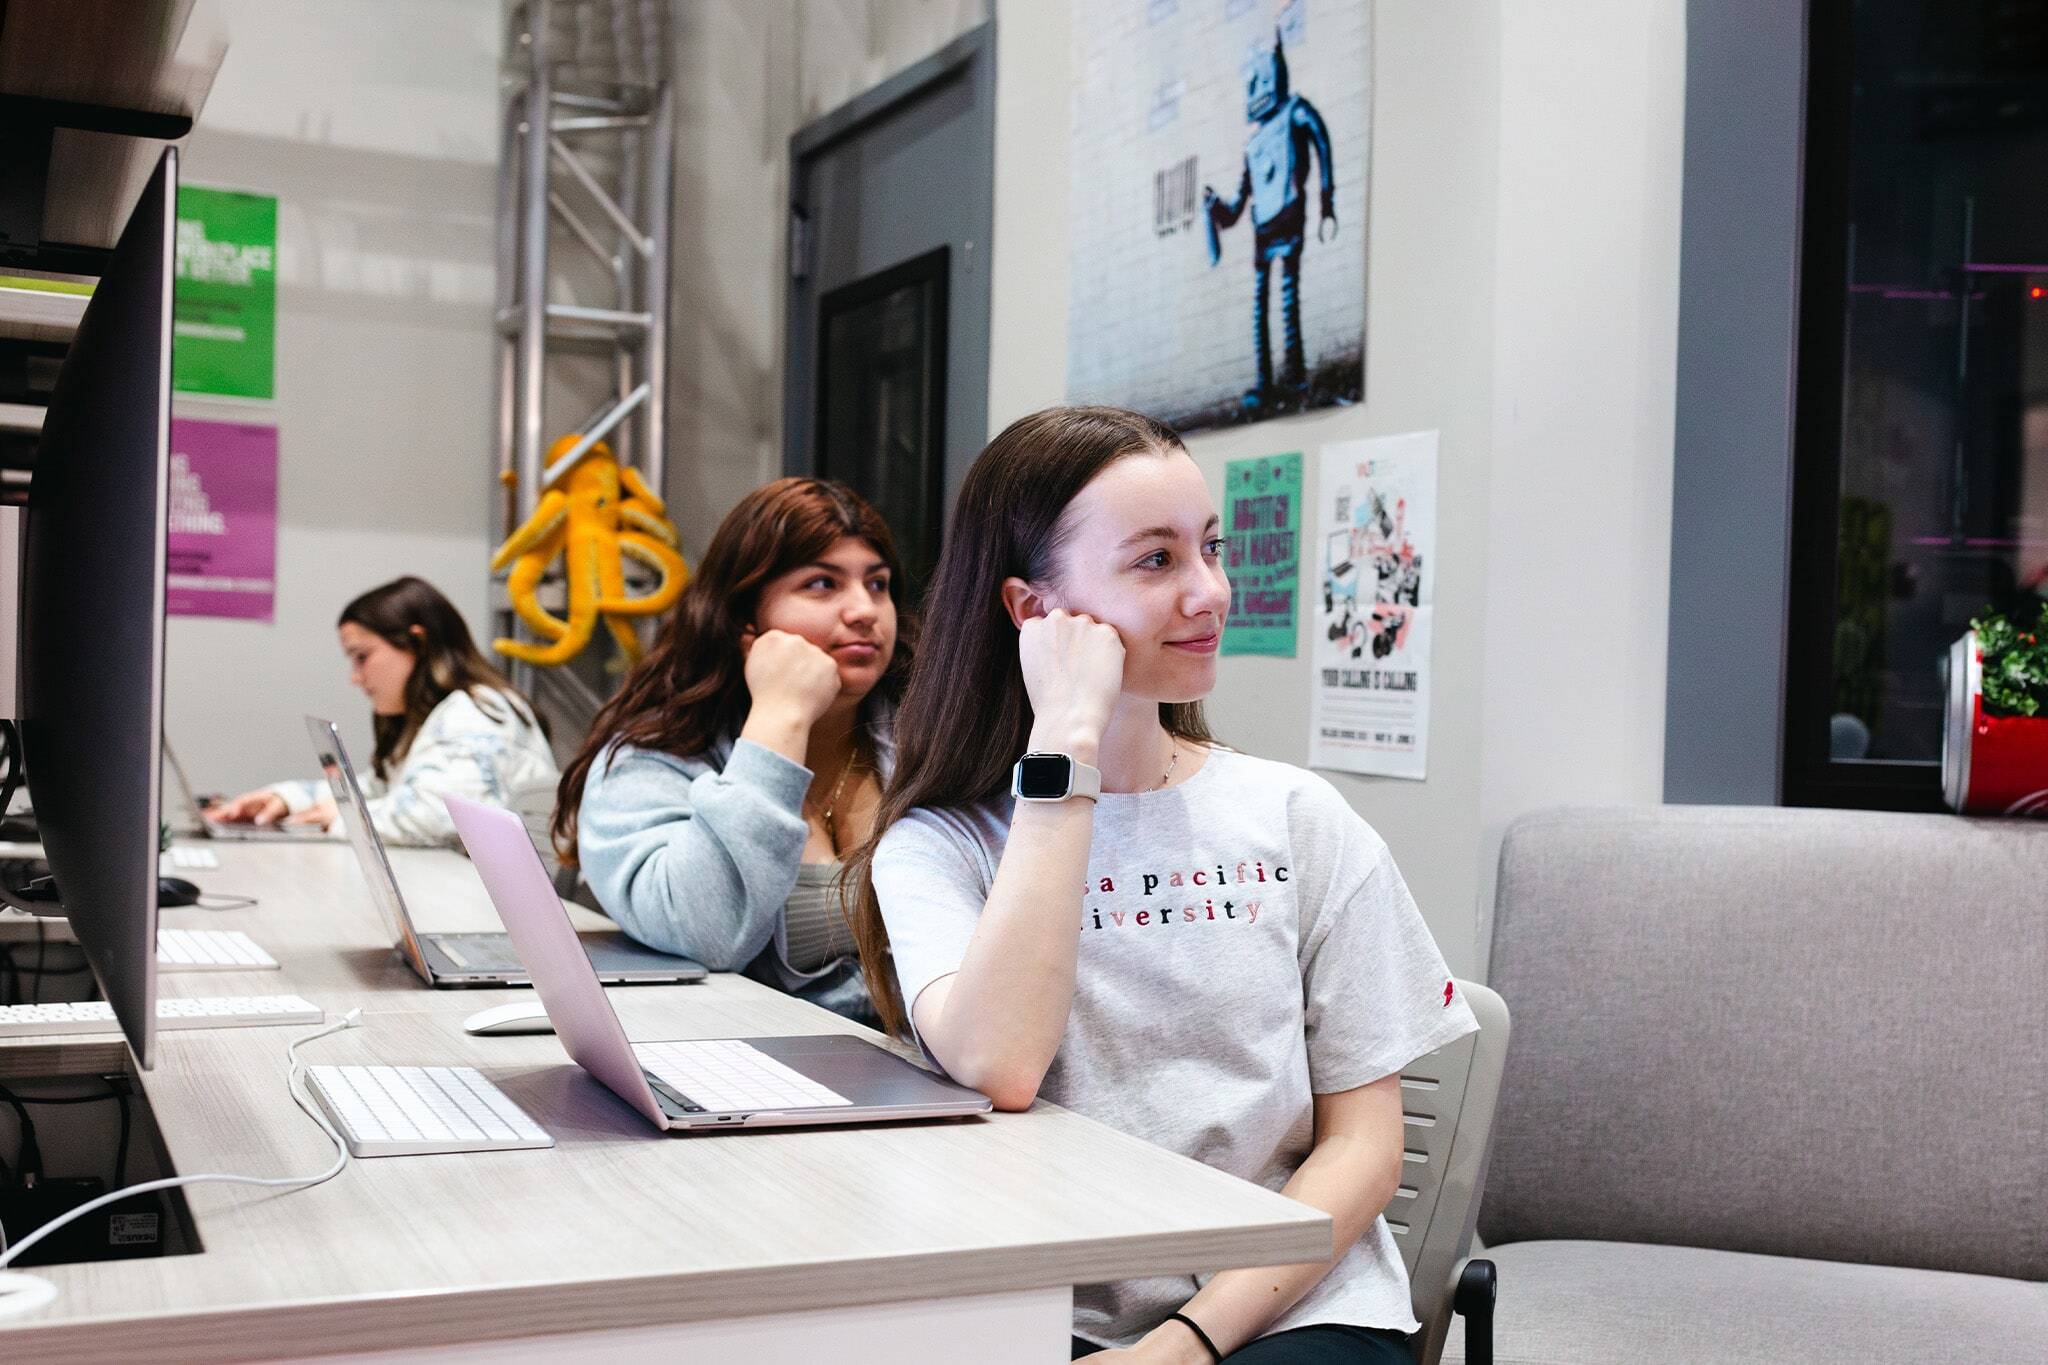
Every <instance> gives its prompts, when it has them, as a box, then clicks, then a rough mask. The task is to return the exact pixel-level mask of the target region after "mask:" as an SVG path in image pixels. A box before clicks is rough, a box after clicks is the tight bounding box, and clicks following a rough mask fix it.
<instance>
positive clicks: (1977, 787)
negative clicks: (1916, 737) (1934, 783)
mask: <svg viewBox="0 0 2048 1365" xmlns="http://www.w3.org/2000/svg"><path fill="white" fill-rule="evenodd" d="M1941 791H1942V796H1943V797H1944V798H1945V799H1946V800H1947V801H1948V804H1949V807H1950V808H1951V809H1953V810H1957V811H1967V812H1971V813H1974V814H1979V815H2036V816H2044V817H2048V716H1987V715H1986V714H1984V656H1983V654H1982V652H1981V651H1979V650H1978V648H1977V633H1976V632H1975V631H1971V632H1970V633H1969V634H1967V635H1965V636H1963V638H1962V639H1960V640H1958V641H1956V642H1955V644H1954V645H1953V646H1952V647H1951V648H1950V650H1949V670H1948V727H1947V729H1946V731H1945V732H1944V734H1943V736H1942V745H1941Z"/></svg>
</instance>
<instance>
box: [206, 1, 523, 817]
mask: <svg viewBox="0 0 2048 1365" xmlns="http://www.w3.org/2000/svg"><path fill="white" fill-rule="evenodd" d="M219 9H220V11H221V12H222V14H223V17H224V19H225V22H226V26H227V29H228V36H229V43H230V46H229V51H228V56H227V60H226V61H225V62H224V63H223V65H222V66H221V70H220V75H219V78H218V80H217V81H216V83H215V85H214V89H213V93H212V96H211V97H210V99H209V100H208V102H207V105H206V108H205V110H204V111H203V112H202V114H201V116H200V120H199V125H198V127H197V128H196V129H195V130H194V132H193V134H192V136H191V137H190V139H189V140H188V141H187V143H186V145H185V160H184V166H183V172H184V178H185V180H186V181H187V182H188V183H191V184H198V185H219V186H225V187H230V188H236V189H247V190H255V191H260V192H262V193H266V194H274V195H276V196H278V199H279V205H278V236H279V242H278V325H277V398H276V401H275V402H274V403H271V404H239V403H229V402H222V401H218V400H216V401H211V402H209V401H206V400H203V399H199V398H194V397H190V396H180V397H179V398H178V400H177V402H176V405H175V407H176V411H177V413H178V414H179V415H181V416H190V417H212V418H223V419H228V420H250V421H259V422H274V423H276V424H277V426H278V428H279V464H280V469H279V476H280V477H279V485H280V492H279V498H280V507H279V515H280V526H279V531H278V546H277V551H278V591H277V604H276V619H275V621H274V623H272V624H267V625H266V624H256V623H247V622H233V621H217V620H210V619H204V618H192V617H173V618H172V619H171V622H170V626H169V655H170V658H169V671H168V677H167V682H166V687H165V714H166V728H167V730H168V733H169V735H170V738H171V741H172V743H173V744H175V745H176V746H177V747H178V750H179V755H180V757H181V758H182V759H183V760H184V764H185V767H186V769H187V770H188V772H189V773H190V774H191V777H192V780H193V781H194V782H195V783H197V784H198V785H200V786H201V787H204V788H212V789H217V790H228V791H235V790H240V789H243V788H245V787H249V786H254V785H257V784H258V783H261V782H264V781H268V780H272V779H275V778H278V777H283V776H300V775H308V774H309V773H310V770H311V763H310V757H311V756H310V753H309V751H308V746H307V742H306V738H305V732H304V727H303V725H302V724H301V721H300V717H301V716H302V715H304V714H305V713H306V712H308V711H314V712H319V713H325V714H328V715H332V716H334V717H336V718H337V719H339V720H341V721H342V722H344V730H345V732H346V733H347V734H348V737H349V738H350V740H351V742H352V743H355V744H358V745H363V746H366V745H367V742H368V734H369V721H368V718H369V709H368V705H367V703H365V701H364V700H363V698H362V696H361V695H360V694H359V693H357V692H355V691H354V690H353V689H351V688H350V687H349V686H348V681H347V670H346V667H345V665H344V664H343V662H342V658H341V652H340V649H339V648H338V646H337V645H336V643H335V639H334V618H335V615H336V614H337V613H338V612H339V610H340V609H341V606H342V604H343V603H345V602H346V601H347V600H348V599H349V598H351V597H353V596H354V595H355V594H356V593H358V592H360V591H362V590H363V589H364V588H367V587H370V586H373V585H374V584H377V583H380V582H383V581H385V580H386V579H389V578H392V577H394V576H396V575H398V574H400V573H417V574H419V575H421V576H422V577H425V578H427V579H430V580H431V581H433V582H434V583H436V584H438V585H439V586H440V587H441V589H442V590H443V591H445V592H446V593H447V594H448V595H449V596H450V597H451V598H452V599H453V600H454V602H455V604H456V605H457V606H458V607H460V608H461V609H462V612H463V615H464V616H466V617H467V618H468V619H469V622H470V624H471V627H472V629H476V630H479V631H481V630H483V629H485V628H486V625H487V623H486V622H485V619H484V606H485V581H486V580H485V559H486V555H487V549H486V545H485V538H486V525H487V517H488V507H487V493H488V484H487V479H488V468H489V466H488V450H489V441H490V434H491V426H490V419H491V383H492V368H491V361H492V352H491V301H492V280H493V272H492V241H493V237H492V231H493V229H492V223H493V214H494V196H495V185H496V164H497V159H498V147H497V117H496V113H495V110H496V106H497V65H498V44H499V33H498V24H499V15H498V6H497V5H496V4H494V3H491V0H222V3H221V4H220V5H219Z"/></svg>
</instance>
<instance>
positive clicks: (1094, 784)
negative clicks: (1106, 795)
mask: <svg viewBox="0 0 2048 1365" xmlns="http://www.w3.org/2000/svg"><path fill="white" fill-rule="evenodd" d="M1010 795H1012V796H1014V797H1016V798H1017V799H1018V800H1019V801H1064V800H1066V799H1067V798H1068V797H1070V796H1085V797H1087V798H1088V799H1089V800H1090V801H1093V800H1095V799H1096V798H1098V797H1100V796H1101V795H1102V771H1101V769H1099V768H1095V767H1091V766H1090V765H1088V764H1086V763H1083V762H1081V761H1080V760H1078V759H1076V758H1073V757H1071V756H1070V755H1067V754H1026V755H1024V757H1022V758H1020V759H1018V760H1017V766H1016V768H1015V769H1014V770H1012V772H1011V775H1010Z"/></svg>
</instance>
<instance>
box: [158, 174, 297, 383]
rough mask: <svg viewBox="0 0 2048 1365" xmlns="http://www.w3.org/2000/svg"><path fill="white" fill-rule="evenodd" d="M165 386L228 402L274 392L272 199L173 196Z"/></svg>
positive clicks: (200, 191)
mask: <svg viewBox="0 0 2048 1365" xmlns="http://www.w3.org/2000/svg"><path fill="white" fill-rule="evenodd" d="M177 234H178V235H177V262H176V266H175V272H176V282H175V284H174V285H173V288H172V301H171V387H172V388H174V389H177V390H178V391H179V392H181V393H210V394H222V395H226V396H227V397H230V398H271V397H274V396H275V394H276V368H277V367H276V358H277V356H276V348H277V200H276V199H275V198H273V197H272V196H270V195H267V194H244V193H242V192H241V191H239V190H212V189H206V188H204V187H202V186H198V185H185V186H182V187H180V188H179V190H178V229H177Z"/></svg>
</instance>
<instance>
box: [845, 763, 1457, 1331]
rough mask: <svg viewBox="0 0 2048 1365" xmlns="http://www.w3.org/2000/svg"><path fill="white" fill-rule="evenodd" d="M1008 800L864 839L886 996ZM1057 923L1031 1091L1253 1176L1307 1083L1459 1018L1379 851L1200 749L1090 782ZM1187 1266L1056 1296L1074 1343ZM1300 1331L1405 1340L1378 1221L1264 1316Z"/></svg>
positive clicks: (914, 959)
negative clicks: (1065, 928)
mask: <svg viewBox="0 0 2048 1365" xmlns="http://www.w3.org/2000/svg"><path fill="white" fill-rule="evenodd" d="M1012 805H1013V803H1012V801H1011V799H1010V798H1009V797H1007V796H1004V797H1002V798H1001V799H1000V800H998V801H992V802H989V803H986V804H983V805H977V806H971V807H965V808H961V809H955V810H946V811H932V810H916V811H913V812H911V813H910V814H909V815H908V816H906V817H904V818H903V819H902V820H899V821H898V822H897V823H896V824H894V825H893V826H891V827H890V829H889V832H888V834H887V835H886V836H885V837H884V838H883V840H882V843H881V846H880V848H879V849H878V850H877V852H876V855H875V864H874V878H875V889H876V892H877V894H878V896H879V898H880V900H881V907H882V918H883V920H884V922H885V923H886V925H887V926H888V930H889V940H890V943H891V945H892V946H893V949H894V954H895V962H896V972H897V976H898V978H899V980H900V981H901V983H902V987H903V998H904V1001H905V1002H906V1004H914V1002H915V1001H916V999H917V996H918V994H919V992H921V991H923V990H924V988H925V987H926V986H929V985H930V984H931V983H932V982H934V981H936V980H938V979H939V978H940V977H942V976H946V975H949V974H951V973H953V972H955V971H958V970H959V967H960V961H961V958H962V957H963V956H965V953H966V949H967V943H968V940H969V939H970V938H971V937H972V936H973V933H974V926H975V921H976V919H977V917H978V916H979V915H980V913H981V909H982V906H983V905H984V904H985V903H986V901H987V899H988V893H989V888H990V887H991V885H993V883H994V881H995V873H996V867H997V865H998V863H999V862H1000V861H1001V859H1002V856H1003V846H1004V843H1005V841H1006V839H1007V836H1008V833H1009V823H1010V812H1011V809H1012ZM1079 928H1080V936H1081V943H1080V956H1079V960H1078V963H1077V965H1076V969H1075V989H1074V1008H1073V1013H1072V1014H1071V1015H1070V1016H1069V1017H1068V1020H1067V1031H1066V1037H1065V1039H1064V1040H1063V1041H1062V1042H1061V1044H1060V1050H1059V1053H1058V1055H1057V1056H1055V1057H1054V1058H1053V1063H1052V1067H1051V1069H1050V1070H1048V1071H1047V1072H1046V1076H1045V1082H1044V1084H1043V1085H1042V1086H1041V1087H1040V1089H1039V1093H1040V1094H1041V1095H1043V1096H1044V1097H1045V1098H1046V1099H1048V1100H1052V1101H1053V1102H1055V1103H1057V1104H1061V1105H1064V1106H1066V1107H1067V1108H1069V1109H1073V1110H1076V1111H1078V1112H1079V1113H1082V1114H1086V1115H1088V1116H1089V1117H1090V1118H1093V1119H1097V1120H1099V1121H1100V1122H1103V1123H1106V1124H1108V1125H1109V1126H1110V1127H1112V1128H1117V1129H1121V1130H1122V1131H1124V1132H1126V1133H1131V1134H1134V1135H1135V1136H1137V1137H1141V1138H1144V1139H1146V1140H1147V1141H1150V1142H1154V1143H1157V1144H1158V1145H1159V1146H1161V1147H1165V1148H1167V1149H1169V1150H1171V1151H1175V1152H1180V1153H1182V1154H1183V1155H1186V1156H1190V1157H1193V1158H1195V1159H1196V1160H1198V1161H1202V1162H1206V1163H1207V1164H1209V1165H1211V1166H1214V1167H1216V1168H1217V1169H1219V1170H1223V1171H1228V1172H1229V1173H1230V1174H1232V1175H1236V1176H1239V1177H1242V1178H1243V1179H1246V1180H1250V1181H1254V1182H1256V1183H1258V1184H1260V1185H1264V1186H1266V1187H1267V1188H1269V1189H1279V1188H1280V1187H1281V1186H1282V1185H1284V1184H1285V1183H1286V1182H1287V1181H1288V1179H1289V1178H1291V1177H1292V1176H1293V1174H1294V1172H1295V1170H1296V1168H1297V1167H1299V1166H1300V1165H1301V1163H1302V1161H1303V1159H1304V1158H1306V1157H1307V1155H1308V1153H1309V1149H1310V1146H1311V1145H1312V1137H1313V1131H1314V1130H1313V1110H1312V1096H1314V1095H1316V1094H1327V1093H1333V1092H1336V1091H1341V1090H1350V1089H1353V1088H1355V1087H1357V1086H1361V1085H1365V1084H1367V1083H1368V1082H1371V1081H1376V1080H1378V1079H1380V1078H1381V1077H1383V1076H1387V1075H1390V1074H1392V1073H1394V1072H1396V1071H1399V1070H1400V1069H1401V1068H1402V1067H1403V1066H1405V1065H1407V1064H1408V1063H1409V1062H1411V1061H1413V1060H1414V1059H1415V1058H1417V1057H1419V1056H1421V1055H1422V1054H1424V1053H1426V1052H1430V1051H1432V1050H1434V1049H1436V1048H1438V1047H1441V1046H1443V1045H1444V1044H1445V1043H1448V1042H1450V1041H1451V1040H1453V1039H1455V1038H1458V1037H1461V1036H1463V1035H1464V1034H1466V1033H1469V1032H1472V1031H1473V1030H1474V1029H1476V1028H1478V1026H1479V1025H1478V1023H1477V1021H1476V1020H1474V1019H1473V1017H1472V1011H1471V1010H1470V1009H1469V1008H1468V1007H1467V1006H1466V1004H1465V1002H1464V1000H1463V999H1462V998H1460V997H1458V996H1457V995H1456V993H1455V991H1454V990H1453V989H1452V987H1451V983H1450V972H1449V971H1448V970H1447V969H1446V968H1445V966H1444V960H1443V956H1442V954H1440V953H1439V952H1438V951H1437V946H1436V942H1435V940H1433V939H1432V938H1431V937H1430V935H1429V930H1428V928H1427V927H1425V926H1424V924H1423V922H1422V916H1421V914H1420V912H1418V911H1417V910H1416V908H1415V901H1414V898H1413V897H1411V896H1410V895H1409V894H1408V887H1407V884H1406V883H1404V882H1403V881H1402V880H1401V874H1400V871H1399V870H1398V869H1397V868H1396V867H1395V866H1394V860H1393V857H1392V855H1391V854H1389V853H1388V851H1387V846H1386V843H1385V841H1384V840H1382V839H1381V838H1380V837H1379V836H1378V835H1377V834H1375V833H1373V831H1372V829H1371V827H1369V826H1368V825H1367V824H1366V823H1365V822H1364V821H1363V820H1361V819H1360V818H1359V817H1358V815H1357V814H1356V813H1355V812H1353V811H1352V809H1351V808H1350V807H1349V806H1348V805H1346V804H1345V802H1344V798H1343V797H1341V796H1339V795H1338V794H1337V790H1336V789H1335V788H1334V787H1332V786H1331V785H1330V784H1329V783H1328V782H1326V781H1324V780H1323V779H1322V778H1320V777H1317V776H1316V775H1315V774H1313V773H1310V772H1306V771H1304V770H1302V769H1300V768H1295V767H1292V766H1290V765H1288V764H1284V763H1274V762H1270V761H1268V760H1265V759H1259V758H1252V757H1249V756H1247V755H1244V754H1238V753H1232V752H1229V751H1227V750H1221V749H1215V750H1211V751H1210V753H1209V755H1208V758H1207V761H1206V762H1204V763H1203V764H1202V767H1201V768H1200V770H1199V771H1197V772H1196V773H1195V774H1194V775H1193V776H1191V777H1190V778H1188V779H1187V780H1186V781H1185V782H1183V783H1181V784H1180V785H1179V786H1177V787H1169V788H1168V789H1166V790H1165V791H1159V792H1145V793H1139V794H1133V795H1105V796H1104V797H1103V798H1102V800H1101V802H1100V803H1099V804H1098V806H1097V807H1096V811H1095V830H1094V841H1093V844H1092V848H1091V852H1090V854H1089V860H1088V881H1087V888H1086V892H1085V894H1084V895H1083V897H1082V900H1081V923H1080V926H1079ZM1207 1278H1208V1277H1207V1276H1198V1277H1194V1278H1189V1277H1156V1278H1152V1279H1143V1280H1124V1281H1120V1282H1118V1283H1115V1284H1108V1285H1093V1286H1087V1287H1084V1288H1081V1289H1078V1290H1076V1291H1075V1295H1074V1331H1075V1334H1076V1335H1078V1336H1081V1337H1083V1338H1085V1339H1087V1340H1089V1341H1093V1342H1096V1343H1098V1344H1102V1345H1129V1344H1130V1343H1131V1342H1133V1341H1135V1340H1136V1339H1137V1338H1138V1337H1140V1336H1142V1335H1143V1334H1144V1333H1145V1332H1147V1331H1149V1330H1150V1329H1151V1328H1152V1327H1154V1326H1156V1325H1157V1324H1158V1323H1160V1322H1161V1321H1163V1320H1164V1319H1165V1317H1166V1315H1167V1314H1168V1313H1171V1312H1173V1311H1174V1310H1176V1309H1177V1308H1179V1307H1180V1306H1181V1305H1182V1304H1184V1303H1186V1302H1187V1300H1188V1299H1189V1298H1190V1297H1191V1296H1192V1295H1193V1294H1194V1292H1195V1291H1196V1289H1197V1288H1199V1287H1200V1285H1201V1283H1202V1282H1203V1281H1205V1280H1206V1279H1207ZM1317 1322H1340V1323H1350V1324H1353V1325H1356V1326H1362V1327H1390V1328H1396V1329H1399V1330H1401V1331H1414V1330H1415V1328H1416V1326H1417V1324H1416V1321H1415V1318H1414V1316H1413V1314H1412V1313H1411V1311H1410V1308H1409V1295H1408V1277H1407V1274H1406V1272H1405V1271H1404V1270H1403V1269H1402V1265H1401V1255H1400V1252H1399V1250H1398V1249H1397V1248H1396V1247H1395V1245H1394V1239H1393V1234H1392V1233H1391V1232H1389V1231H1388V1229H1387V1225H1386V1220H1385V1219H1380V1220H1378V1221H1377V1222H1375V1223H1374V1224H1373V1226H1372V1228H1371V1230H1370V1231H1369V1232H1367V1234H1366V1235H1365V1236H1364V1237H1363V1238H1361V1239H1360V1240H1359V1242H1358V1244H1357V1245H1356V1246H1353V1247H1352V1248H1351V1249H1350V1250H1349V1251H1347V1252H1346V1253H1345V1254H1344V1256H1343V1258H1342V1259H1341V1260H1339V1261H1338V1262H1337V1264H1336V1265H1335V1266H1333V1267H1332V1268H1331V1270H1330V1273H1329V1274H1328V1275H1326V1276H1324V1278H1323V1279H1322V1281H1321V1282H1320V1283H1319V1284H1317V1285H1316V1286H1315V1287H1314V1288H1312V1289H1310V1290H1309V1291H1308V1293H1307V1294H1305V1295H1303V1296H1302V1298H1301V1300H1300V1302H1298V1303H1297V1304H1296V1305H1295V1306H1294V1307H1293V1308H1292V1309H1290V1310H1289V1311H1288V1312H1286V1313H1284V1314H1282V1315H1281V1316H1280V1318H1279V1319H1278V1320H1276V1321H1275V1322H1274V1323H1273V1324H1272V1326H1271V1327H1269V1328H1268V1329H1267V1330H1268V1331H1281V1330H1283V1329H1286V1328H1290V1327H1302V1326H1306V1325H1308V1324H1310V1323H1317Z"/></svg>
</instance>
